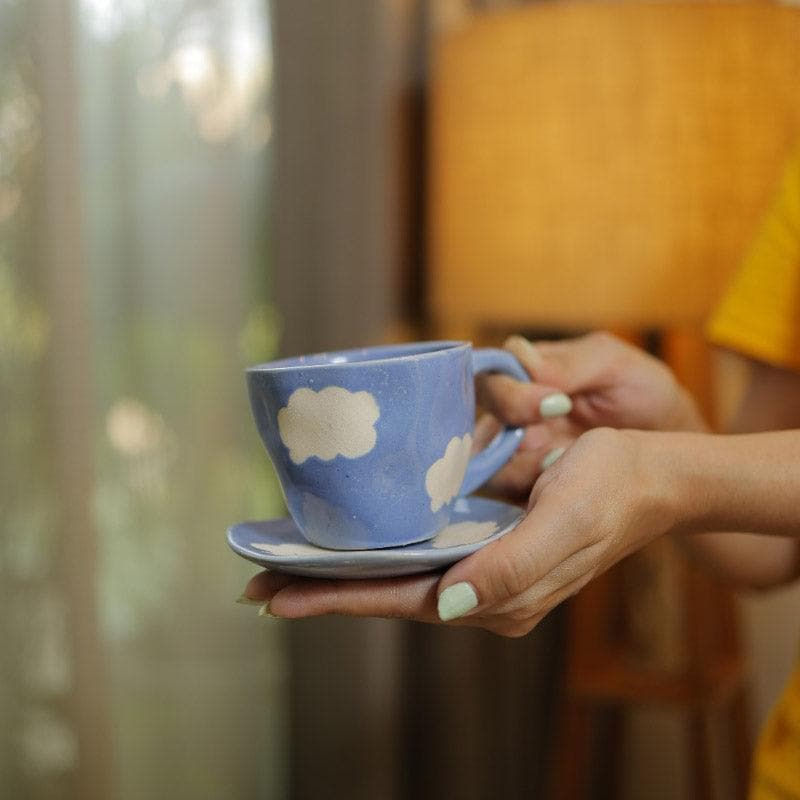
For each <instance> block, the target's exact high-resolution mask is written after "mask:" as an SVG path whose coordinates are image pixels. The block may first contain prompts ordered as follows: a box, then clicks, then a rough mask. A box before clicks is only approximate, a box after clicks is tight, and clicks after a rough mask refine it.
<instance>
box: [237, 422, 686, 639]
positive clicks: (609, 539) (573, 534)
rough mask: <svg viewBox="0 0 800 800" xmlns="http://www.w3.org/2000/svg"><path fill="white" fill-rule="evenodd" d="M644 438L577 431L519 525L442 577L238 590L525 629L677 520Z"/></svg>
mask: <svg viewBox="0 0 800 800" xmlns="http://www.w3.org/2000/svg"><path fill="white" fill-rule="evenodd" d="M651 435H660V436H663V435H665V434H647V433H640V432H636V431H617V430H613V429H610V428H597V429H594V430H591V431H588V432H587V433H585V434H583V435H582V436H581V437H580V438H579V439H578V440H577V441H576V442H575V443H574V444H573V445H572V446H571V447H570V448H569V449H568V450H567V452H566V453H565V454H564V455H563V456H562V457H561V458H560V459H559V460H558V461H556V462H555V463H554V464H553V465H552V466H551V467H549V468H548V469H547V470H545V471H544V472H543V473H542V474H541V476H540V477H539V478H538V480H537V481H536V483H535V485H534V487H533V491H532V492H531V496H530V502H529V505H528V514H527V516H526V517H525V518H524V519H523V520H522V522H521V523H520V524H519V525H518V526H517V527H516V528H515V529H514V530H513V531H511V532H510V533H508V534H507V535H505V536H504V537H502V538H501V539H498V540H497V541H495V542H492V543H491V544H489V545H487V546H486V547H484V548H483V549H482V550H479V551H478V552H476V553H474V554H473V555H471V556H469V557H468V558H466V559H464V560H463V561H460V562H459V563H457V564H455V565H454V566H452V567H451V568H450V569H449V570H448V571H447V572H445V573H444V575H440V574H437V573H434V574H425V575H414V576H410V577H403V578H391V579H382V580H318V579H309V578H298V577H292V576H288V575H284V574H281V573H277V572H262V573H260V574H259V575H256V576H255V577H254V578H253V579H252V580H251V581H250V582H249V584H248V585H247V587H246V589H245V596H246V597H247V598H250V599H254V600H255V599H261V600H264V601H265V603H268V604H269V605H268V610H269V613H270V614H272V615H273V616H277V617H282V618H300V617H312V616H319V615H322V614H345V615H351V616H363V617H390V618H402V619H410V620H420V621H423V622H447V623H450V624H455V625H468V626H475V627H480V628H485V629H486V630H489V631H492V632H494V633H498V634H501V635H503V636H511V637H517V636H523V635H525V634H527V633H528V632H529V631H530V630H531V629H532V628H533V627H534V626H535V625H536V624H537V623H538V622H539V621H540V620H541V619H542V618H543V617H544V616H545V615H546V614H547V613H548V612H549V611H551V610H552V609H553V608H554V607H555V606H557V605H558V604H559V603H561V602H562V601H563V600H564V599H566V598H567V597H569V596H570V595H573V594H575V593H576V592H578V591H579V590H580V589H581V588H582V587H583V586H584V585H585V584H587V583H588V582H589V581H590V580H591V579H592V578H594V577H595V576H597V575H598V574H600V573H602V572H604V571H605V570H606V569H608V568H609V567H611V566H612V565H613V564H615V563H616V562H617V561H619V560H620V559H621V558H623V557H625V556H626V555H628V554H630V553H632V552H633V551H635V550H637V549H639V548H640V547H642V546H644V545H645V544H647V543H648V542H649V541H651V540H652V539H654V538H656V537H657V536H659V535H661V534H663V533H666V532H667V531H669V530H671V529H672V528H673V526H674V525H675V524H676V522H677V519H676V516H675V515H674V514H673V510H672V509H673V508H676V507H677V506H676V504H674V503H673V502H672V501H671V492H670V490H671V487H670V482H669V470H665V471H663V472H661V473H660V474H656V472H655V470H654V467H653V464H652V463H651V462H652V454H653V451H654V448H652V447H647V437H648V436H651ZM656 451H657V448H656ZM265 612H266V609H265Z"/></svg>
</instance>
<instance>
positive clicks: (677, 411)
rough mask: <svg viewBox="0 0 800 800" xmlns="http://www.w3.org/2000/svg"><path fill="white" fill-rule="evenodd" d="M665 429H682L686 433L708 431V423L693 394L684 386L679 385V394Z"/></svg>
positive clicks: (664, 426)
mask: <svg viewBox="0 0 800 800" xmlns="http://www.w3.org/2000/svg"><path fill="white" fill-rule="evenodd" d="M661 430H663V431H681V432H686V433H707V432H708V430H709V426H708V423H707V422H706V420H705V419H704V417H703V415H702V414H701V413H700V409H699V408H698V407H697V403H696V402H695V400H694V398H693V397H692V395H691V394H690V393H689V392H687V391H686V390H685V389H684V388H683V387H679V390H678V396H677V398H676V401H675V404H674V406H673V409H672V413H671V414H669V415H668V416H667V418H666V419H665V420H664V425H663V427H662V428H661Z"/></svg>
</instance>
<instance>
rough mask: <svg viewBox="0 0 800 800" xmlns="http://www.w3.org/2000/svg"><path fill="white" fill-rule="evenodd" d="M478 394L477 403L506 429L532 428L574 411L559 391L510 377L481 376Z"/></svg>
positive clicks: (476, 387) (476, 390) (477, 383)
mask: <svg viewBox="0 0 800 800" xmlns="http://www.w3.org/2000/svg"><path fill="white" fill-rule="evenodd" d="M475 394H476V397H477V400H478V403H479V404H480V405H481V406H483V407H484V408H485V409H486V410H487V411H489V412H491V413H492V414H493V415H494V416H495V417H497V418H498V419H500V420H502V421H503V422H504V423H505V424H506V425H514V426H522V425H532V424H534V423H536V422H541V421H542V420H543V419H551V418H553V417H560V416H564V415H566V414H569V412H570V411H571V410H572V401H571V400H570V398H569V397H568V396H567V395H566V394H564V393H563V392H561V391H560V390H559V389H555V388H553V387H552V386H547V385H543V384H541V383H522V382H521V381H517V380H514V378H511V377H509V376H508V375H479V376H478V378H477V379H476V385H475Z"/></svg>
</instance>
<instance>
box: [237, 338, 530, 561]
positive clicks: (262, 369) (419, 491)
mask: <svg viewBox="0 0 800 800" xmlns="http://www.w3.org/2000/svg"><path fill="white" fill-rule="evenodd" d="M478 371H496V372H506V373H509V374H511V375H513V376H514V377H516V378H518V379H520V380H527V375H526V373H525V371H524V370H523V369H522V367H521V366H520V365H519V363H518V362H517V361H516V360H515V359H514V358H513V357H512V356H511V355H510V354H509V353H507V352H505V351H502V350H477V351H475V352H474V353H473V351H472V348H471V346H470V345H469V344H468V343H465V342H422V343H416V344H411V345H395V346H390V347H372V348H365V349H360V350H349V351H340V352H336V353H320V354H316V355H312V356H302V357H299V358H292V359H284V360H281V361H274V362H270V363H267V364H261V365H258V366H255V367H251V368H250V369H248V370H247V383H248V391H249V395H250V403H251V407H252V411H253V416H254V418H255V422H256V426H257V428H258V431H259V434H260V435H261V438H262V440H263V442H264V444H265V446H266V448H267V451H268V453H269V455H270V458H271V459H272V463H273V464H274V466H275V469H276V471H277V473H278V477H279V479H280V483H281V487H282V489H283V492H284V495H285V498H286V503H287V506H288V508H289V511H290V513H291V515H292V517H293V518H294V520H295V522H296V523H297V525H298V527H299V528H300V530H301V531H302V533H303V535H304V536H305V537H306V538H307V539H308V540H309V541H310V542H312V543H314V544H316V545H318V546H320V547H325V548H331V549H336V550H359V549H373V548H385V547H397V546H401V545H407V544H411V543H414V542H420V541H425V540H427V539H430V538H432V537H433V536H434V535H435V534H436V533H437V531H439V530H440V529H442V528H443V527H444V526H445V525H447V524H448V521H449V519H450V515H451V512H452V507H453V504H454V502H455V499H456V498H455V497H453V498H452V499H450V500H449V502H447V503H445V504H444V505H443V506H442V507H441V508H438V509H436V510H434V509H433V508H432V507H431V506H432V503H431V497H430V495H429V493H428V491H427V490H426V485H425V479H426V474H427V472H428V470H429V469H430V467H431V465H432V464H433V463H434V462H436V461H437V460H438V459H441V458H442V456H443V454H444V453H445V451H446V448H447V446H448V443H449V442H451V440H452V439H453V438H454V437H459V438H460V437H463V436H464V435H465V434H467V433H471V431H472V427H473V422H474V415H475V395H474V388H473V375H474V373H475V372H478ZM327 387H340V388H341V389H344V390H347V391H348V392H352V393H355V392H369V394H370V395H372V397H373V398H374V399H375V402H376V403H377V405H378V408H379V412H380V413H379V416H378V418H377V420H376V421H375V423H374V429H375V433H376V435H377V438H376V441H375V444H374V447H373V448H372V449H371V450H370V451H369V452H367V453H365V454H363V455H360V456H358V457H353V458H351V457H348V456H346V455H341V454H340V455H336V456H335V457H334V458H332V459H330V460H324V459H323V458H319V457H317V456H316V455H314V456H311V457H310V458H307V459H306V460H304V461H303V462H302V463H295V461H293V460H292V458H290V455H289V448H288V447H287V446H286V444H285V443H284V441H283V440H282V438H281V435H280V432H279V426H278V414H279V412H280V411H281V409H283V408H286V407H287V406H288V404H289V399H290V397H292V395H293V393H294V392H296V391H297V390H298V389H310V390H312V391H313V392H320V391H321V390H323V389H325V388H327ZM332 424H335V420H334V421H333V422H332ZM521 439H522V431H521V430H520V429H508V430H506V431H504V432H501V433H500V434H499V435H498V436H497V437H496V439H495V440H494V441H493V442H492V443H491V444H490V445H489V447H488V448H487V449H486V450H485V451H484V452H482V453H480V454H479V455H477V456H475V457H473V458H472V459H471V462H470V464H469V467H468V469H467V473H466V476H465V478H464V481H463V483H462V485H461V488H460V491H459V492H458V493H459V494H461V495H463V494H467V493H469V492H471V491H473V490H474V489H476V488H477V487H478V486H480V485H481V484H482V483H483V482H485V481H486V480H487V479H488V478H489V477H490V476H491V475H492V474H493V473H494V472H496V471H497V470H498V469H499V468H500V467H501V466H502V465H503V464H504V463H505V462H506V461H507V460H508V459H509V458H510V457H511V455H512V454H513V452H514V450H515V449H516V448H517V446H518V445H519V442H520V441H521Z"/></svg>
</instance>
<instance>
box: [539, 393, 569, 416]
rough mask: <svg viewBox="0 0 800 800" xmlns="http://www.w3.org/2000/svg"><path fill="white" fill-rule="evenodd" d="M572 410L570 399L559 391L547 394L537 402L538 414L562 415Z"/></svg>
mask: <svg viewBox="0 0 800 800" xmlns="http://www.w3.org/2000/svg"><path fill="white" fill-rule="evenodd" d="M570 411H572V400H570V399H569V397H568V396H567V395H565V394H562V393H561V392H556V393H555V394H549V395H547V397H544V398H542V402H541V403H539V414H541V416H543V417H563V416H564V415H565V414H569V412H570Z"/></svg>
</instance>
